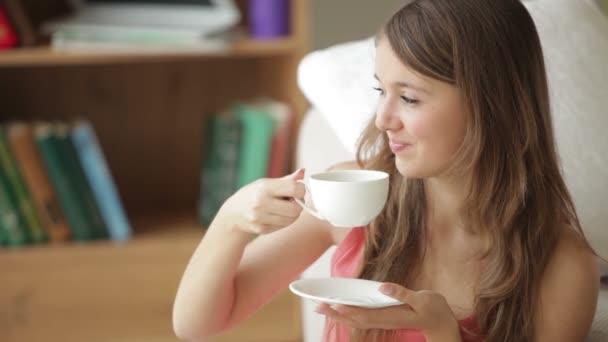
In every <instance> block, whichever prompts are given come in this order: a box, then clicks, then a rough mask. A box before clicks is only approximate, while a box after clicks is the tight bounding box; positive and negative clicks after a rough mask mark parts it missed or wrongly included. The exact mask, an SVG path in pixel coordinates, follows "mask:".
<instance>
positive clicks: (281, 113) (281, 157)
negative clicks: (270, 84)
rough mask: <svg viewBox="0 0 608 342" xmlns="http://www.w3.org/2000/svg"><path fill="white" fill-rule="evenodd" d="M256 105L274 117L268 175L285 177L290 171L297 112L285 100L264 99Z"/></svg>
mask: <svg viewBox="0 0 608 342" xmlns="http://www.w3.org/2000/svg"><path fill="white" fill-rule="evenodd" d="M255 106H257V107H258V108H260V109H262V110H264V111H266V112H267V113H268V114H270V116H271V117H272V119H273V122H274V128H273V133H272V140H271V143H270V155H269V157H268V177H270V178H277V177H283V176H285V175H286V174H287V173H288V168H289V163H290V160H289V153H290V149H291V138H292V136H293V134H294V133H295V132H294V124H295V117H294V116H295V113H294V112H293V110H292V109H291V107H290V106H289V105H288V104H286V103H283V102H280V101H274V100H271V99H263V100H259V101H257V102H255Z"/></svg>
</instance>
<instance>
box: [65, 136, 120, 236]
mask: <svg viewBox="0 0 608 342" xmlns="http://www.w3.org/2000/svg"><path fill="white" fill-rule="evenodd" d="M55 137H56V138H57V141H58V147H59V149H60V150H61V154H60V157H61V158H62V161H63V163H64V164H65V165H66V167H67V168H69V170H70V171H69V173H70V175H72V181H73V182H74V183H75V184H76V188H77V189H78V191H79V193H80V198H81V199H82V207H83V209H84V211H85V215H86V217H87V219H88V221H89V223H90V227H91V229H92V232H93V239H105V238H107V237H108V231H107V229H106V226H105V223H104V221H103V218H102V216H101V212H100V210H99V206H98V204H97V201H96V200H95V196H94V195H93V191H92V190H91V187H90V186H89V183H88V181H87V179H86V176H85V174H84V171H83V166H82V165H81V163H80V160H79V158H78V152H77V151H76V147H74V144H73V143H72V140H71V139H70V132H69V130H68V127H67V126H65V127H64V126H60V127H59V128H57V129H56V131H55Z"/></svg>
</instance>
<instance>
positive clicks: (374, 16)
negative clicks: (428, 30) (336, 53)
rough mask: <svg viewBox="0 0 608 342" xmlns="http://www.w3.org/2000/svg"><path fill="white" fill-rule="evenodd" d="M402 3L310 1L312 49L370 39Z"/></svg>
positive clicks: (398, 0)
mask: <svg viewBox="0 0 608 342" xmlns="http://www.w3.org/2000/svg"><path fill="white" fill-rule="evenodd" d="M406 2H407V1H405V0H314V1H313V2H312V5H313V12H312V14H313V32H312V34H313V49H314V50H317V49H321V48H325V47H328V46H331V45H334V44H336V43H340V42H345V41H349V40H355V39H359V38H365V37H369V36H372V35H374V34H375V33H376V30H377V29H378V28H379V27H380V26H381V25H382V24H383V23H384V21H385V20H386V19H388V17H389V16H390V15H391V14H392V13H393V12H394V11H395V10H396V9H398V8H399V7H400V6H401V5H402V4H404V3H406Z"/></svg>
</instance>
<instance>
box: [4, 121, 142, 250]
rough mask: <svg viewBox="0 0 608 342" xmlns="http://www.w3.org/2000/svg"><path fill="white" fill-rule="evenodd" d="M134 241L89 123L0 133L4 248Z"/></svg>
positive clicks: (16, 125) (12, 126)
mask: <svg viewBox="0 0 608 342" xmlns="http://www.w3.org/2000/svg"><path fill="white" fill-rule="evenodd" d="M130 237H131V226H130V224H129V221H128V219H127V216H126V214H125V211H124V209H123V206H122V203H121V200H120V198H119V195H118V192H117V191H116V186H115V184H114V180H113V178H112V176H111V174H110V171H109V169H108V166H107V163H106V160H105V157H104V155H103V153H102V150H101V147H100V144H99V141H98V140H97V136H96V134H95V131H94V129H93V127H92V125H91V124H90V123H89V122H88V121H84V120H81V121H78V122H76V123H74V124H72V125H69V124H66V123H53V124H50V123H26V122H12V123H8V124H6V125H4V126H2V127H0V245H2V246H6V247H19V246H24V245H29V244H41V243H45V242H48V241H50V242H63V241H67V240H70V239H71V240H74V241H91V240H98V239H111V240H114V241H126V240H128V239H129V238H130Z"/></svg>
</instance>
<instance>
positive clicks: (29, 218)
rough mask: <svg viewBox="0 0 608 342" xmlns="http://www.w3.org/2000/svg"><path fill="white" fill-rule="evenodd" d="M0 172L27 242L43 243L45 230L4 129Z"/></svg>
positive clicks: (2, 131) (0, 154) (0, 132)
mask: <svg viewBox="0 0 608 342" xmlns="http://www.w3.org/2000/svg"><path fill="white" fill-rule="evenodd" d="M0 170H1V172H2V174H3V177H4V178H5V180H6V181H7V182H8V184H7V188H8V190H9V192H10V193H12V198H13V199H14V201H15V205H16V206H17V208H18V209H19V216H21V218H22V224H23V227H24V229H25V230H26V235H27V237H28V239H29V241H30V242H33V243H41V242H45V241H46V239H47V234H46V230H45V228H44V227H43V225H42V222H41V221H40V218H39V217H38V213H37V211H36V209H35V207H34V203H33V201H32V197H31V195H30V191H29V189H28V188H27V186H26V184H25V181H24V180H23V177H22V175H21V171H20V170H19V167H18V165H17V162H16V160H15V157H14V155H13V152H12V149H11V147H10V145H9V142H8V138H7V136H6V133H5V131H4V127H2V129H0Z"/></svg>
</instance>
